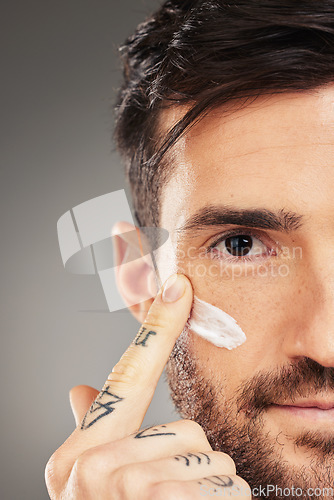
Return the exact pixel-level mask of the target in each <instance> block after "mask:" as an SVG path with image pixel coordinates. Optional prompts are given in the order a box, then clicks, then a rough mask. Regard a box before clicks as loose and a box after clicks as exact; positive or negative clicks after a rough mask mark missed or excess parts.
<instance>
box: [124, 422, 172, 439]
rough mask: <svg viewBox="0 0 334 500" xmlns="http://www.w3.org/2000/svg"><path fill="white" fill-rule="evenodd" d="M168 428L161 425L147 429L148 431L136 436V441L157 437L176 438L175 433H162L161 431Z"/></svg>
mask: <svg viewBox="0 0 334 500" xmlns="http://www.w3.org/2000/svg"><path fill="white" fill-rule="evenodd" d="M164 428H166V426H165V425H160V426H159V427H155V426H152V427H147V428H146V429H143V430H141V431H139V432H137V434H136V435H135V436H134V437H135V439H143V438H147V437H156V436H176V434H175V432H165V431H162V430H161V429H164Z"/></svg>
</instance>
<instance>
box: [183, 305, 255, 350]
mask: <svg viewBox="0 0 334 500" xmlns="http://www.w3.org/2000/svg"><path fill="white" fill-rule="evenodd" d="M187 326H188V328H190V329H191V330H192V331H193V332H195V333H197V335H199V336H200V337H203V338H204V339H205V340H208V341H209V342H211V343H212V344H214V345H215V346H217V347H225V348H226V349H229V350H231V349H234V348H235V347H238V346H240V345H241V344H243V343H244V342H245V341H246V335H245V334H244V332H243V331H242V330H241V328H240V326H239V325H238V324H237V322H236V320H235V319H234V318H232V316H230V315H229V314H227V313H226V312H224V311H222V309H219V307H216V306H213V305H212V304H209V303H208V302H205V301H204V300H201V299H199V298H198V297H196V296H194V302H193V307H192V310H191V313H190V317H189V319H188V322H187Z"/></svg>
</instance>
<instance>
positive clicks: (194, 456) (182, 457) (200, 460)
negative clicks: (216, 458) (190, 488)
mask: <svg viewBox="0 0 334 500" xmlns="http://www.w3.org/2000/svg"><path fill="white" fill-rule="evenodd" d="M200 455H203V457H204V459H205V462H206V463H207V465H209V464H210V462H211V460H210V457H209V455H207V454H206V453H202V452H200V453H198V454H197V455H196V454H195V453H187V455H186V456H185V455H176V456H175V457H174V459H175V460H177V461H178V462H180V461H181V459H182V461H183V460H184V463H185V465H186V466H187V467H189V466H190V460H189V459H191V458H196V462H197V464H201V463H202V460H203V457H201V456H200Z"/></svg>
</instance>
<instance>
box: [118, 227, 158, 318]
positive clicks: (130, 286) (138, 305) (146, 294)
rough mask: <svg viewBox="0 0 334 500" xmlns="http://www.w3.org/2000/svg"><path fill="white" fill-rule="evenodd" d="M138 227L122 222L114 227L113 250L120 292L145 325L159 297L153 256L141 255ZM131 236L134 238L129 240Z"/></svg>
mask: <svg viewBox="0 0 334 500" xmlns="http://www.w3.org/2000/svg"><path fill="white" fill-rule="evenodd" d="M135 230H136V228H135V226H133V225H131V224H129V223H128V222H118V223H117V224H115V226H114V227H113V231H112V234H113V238H112V239H113V248H114V261H115V266H116V267H115V273H116V282H117V287H118V291H119V293H120V294H121V296H122V298H123V300H124V302H125V303H126V305H127V307H128V309H129V310H130V311H131V313H132V314H133V316H134V317H135V318H136V319H137V320H138V321H139V322H140V323H142V322H143V321H144V319H145V317H146V314H147V312H148V310H149V308H150V306H151V304H152V302H153V300H154V297H155V295H156V294H157V286H156V281H155V274H154V268H153V265H152V262H151V257H150V255H149V254H148V255H144V256H143V255H141V252H140V245H139V244H138V240H137V238H134V237H133V235H134V234H135V233H134V231H135ZM127 233H128V235H131V236H132V237H131V238H130V237H127Z"/></svg>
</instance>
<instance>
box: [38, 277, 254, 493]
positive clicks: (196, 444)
mask: <svg viewBox="0 0 334 500" xmlns="http://www.w3.org/2000/svg"><path fill="white" fill-rule="evenodd" d="M170 279H171V281H173V277H172V278H170ZM168 283H170V282H167V284H166V285H168ZM166 285H165V287H163V290H164V291H163V292H162V290H160V291H159V293H158V295H157V297H156V298H155V300H154V302H153V304H152V306H151V308H150V310H149V313H148V315H147V317H146V319H145V321H144V323H143V325H142V327H141V328H140V329H139V332H138V334H137V336H136V338H135V339H134V341H133V342H132V343H131V344H130V346H129V347H128V349H127V350H126V351H125V353H124V354H123V356H122V357H121V359H120V361H119V362H118V363H117V364H116V365H115V366H114V368H113V370H112V372H111V373H110V375H109V377H108V379H107V381H106V383H105V385H104V387H103V389H102V391H101V392H100V393H98V391H96V390H95V389H93V388H89V387H86V386H79V387H77V388H75V390H74V391H72V398H71V399H72V405H73V407H74V413H75V417H76V421H77V424H78V425H77V427H76V429H75V430H74V432H73V433H72V434H71V435H70V436H69V438H68V439H67V440H66V441H65V442H64V443H63V445H62V446H60V448H58V450H56V451H55V453H54V454H53V455H52V457H51V458H50V460H49V461H48V463H47V466H46V472H45V475H46V484H47V488H48V491H49V494H50V497H51V499H52V500H56V499H62V500H67V499H68V500H69V499H71V500H76V499H78V500H79V499H80V500H86V499H87V500H98V499H103V500H109V499H113V500H134V499H136V500H159V499H161V500H168V499H178V500H185V499H192V500H196V499H200V498H203V496H207V495H210V492H211V495H210V496H212V494H213V492H214V490H216V492H218V493H219V489H220V488H222V489H224V490H225V493H226V494H227V495H228V494H229V492H230V493H232V495H233V489H234V490H235V491H236V489H237V488H239V492H236V493H235V494H236V495H238V498H251V496H250V495H249V494H247V493H246V491H247V489H248V490H249V488H248V486H247V483H246V482H245V481H244V480H243V479H241V478H240V477H238V476H236V470H235V465H234V462H233V460H232V459H231V458H230V457H229V456H228V455H226V454H224V453H220V452H215V451H213V450H212V448H211V446H210V444H209V442H208V440H207V438H206V436H205V433H204V431H203V430H202V428H201V427H200V426H199V425H198V424H197V423H195V422H193V421H191V420H180V421H177V422H173V423H169V424H166V425H157V426H154V427H151V428H148V429H144V430H140V426H141V424H142V421H143V419H144V416H145V413H146V411H147V408H148V406H149V404H150V402H151V400H152V397H153V394H154V391H155V388H156V385H157V382H158V380H159V377H160V375H161V373H162V371H163V368H164V366H165V364H166V362H167V360H168V357H169V355H170V353H171V350H172V348H173V346H174V343H175V341H176V338H177V337H178V336H179V335H180V333H181V331H182V329H183V327H184V325H185V323H186V321H187V318H188V316H189V312H190V308H191V303H192V288H191V284H190V282H189V280H188V279H187V278H186V277H185V276H183V275H178V279H177V280H176V281H175V283H174V285H173V286H171V287H168V286H166ZM177 295H179V298H177ZM92 401H93V403H92V404H91V405H90V403H91V402H92ZM87 408H89V409H88V411H87ZM227 488H229V489H230V491H229V492H227V491H226V489H227ZM218 493H215V494H216V495H218ZM241 493H243V494H241Z"/></svg>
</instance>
